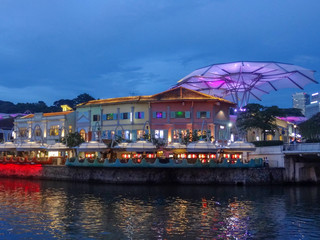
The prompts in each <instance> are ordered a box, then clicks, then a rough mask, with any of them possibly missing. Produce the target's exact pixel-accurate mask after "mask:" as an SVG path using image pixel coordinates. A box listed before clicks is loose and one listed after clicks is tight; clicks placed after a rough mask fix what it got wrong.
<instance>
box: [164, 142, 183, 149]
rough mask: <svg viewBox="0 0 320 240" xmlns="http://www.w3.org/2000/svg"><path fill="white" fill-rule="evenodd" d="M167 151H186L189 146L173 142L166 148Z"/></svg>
mask: <svg viewBox="0 0 320 240" xmlns="http://www.w3.org/2000/svg"><path fill="white" fill-rule="evenodd" d="M166 148H167V149H186V148H187V145H185V144H181V143H178V142H173V143H170V144H168V145H167V146H166Z"/></svg>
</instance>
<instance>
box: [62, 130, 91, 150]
mask: <svg viewBox="0 0 320 240" xmlns="http://www.w3.org/2000/svg"><path fill="white" fill-rule="evenodd" d="M60 141H61V142H62V143H63V144H66V146H67V147H69V148H72V151H73V152H74V155H77V152H76V151H75V149H74V147H77V146H79V145H80V144H81V143H83V142H85V141H84V139H83V138H82V137H81V135H80V133H78V132H74V133H69V134H68V135H67V136H65V137H63V138H61V140H60Z"/></svg>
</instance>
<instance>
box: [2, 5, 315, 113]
mask: <svg viewBox="0 0 320 240" xmlns="http://www.w3.org/2000/svg"><path fill="white" fill-rule="evenodd" d="M319 10H320V1H319V0H308V1H305V0H282V1H278V0H259V1H257V0H242V1H239V0H175V1H172V0H157V1H156V0H154V1H152V0H112V1H111V0H101V1H100V0H81V1H79V0H55V1H52V0H51V1H47V0H28V1H27V0H24V1H21V0H15V1H12V0H0V100H3V101H11V102H14V103H18V102H37V101H45V102H46V103H47V104H48V105H52V104H53V102H54V101H56V100H59V99H73V98H75V97H76V96H77V95H79V94H81V93H88V94H90V95H91V96H93V97H94V98H100V99H103V98H111V97H122V96H129V95H149V94H155V93H158V92H161V91H165V90H167V89H169V88H170V87H172V86H173V85H174V84H175V83H176V82H177V81H178V80H180V79H181V78H183V77H184V76H186V75H188V74H189V73H191V72H192V71H194V70H195V69H198V68H201V67H204V66H207V65H211V64H215V63H225V62H232V61H276V62H284V63H290V64H295V65H299V66H302V67H304V68H307V69H312V70H315V71H316V73H315V78H316V80H317V81H319V82H320V74H319V72H320V14H319ZM304 91H305V92H307V93H313V92H316V91H320V84H309V85H307V86H306V87H305V89H304ZM295 92H301V90H300V89H285V90H279V91H277V92H271V93H270V94H268V95H265V96H263V97H262V102H260V104H262V105H265V106H271V105H278V106H279V107H292V97H291V96H292V94H293V93H295Z"/></svg>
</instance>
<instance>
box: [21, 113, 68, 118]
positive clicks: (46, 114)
mask: <svg viewBox="0 0 320 240" xmlns="http://www.w3.org/2000/svg"><path fill="white" fill-rule="evenodd" d="M72 112H74V111H66V112H51V113H43V114H42V116H43V117H54V116H63V115H68V114H69V113H72ZM33 117H34V114H29V115H27V116H24V117H22V119H26V118H33Z"/></svg>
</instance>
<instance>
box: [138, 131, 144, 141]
mask: <svg viewBox="0 0 320 240" xmlns="http://www.w3.org/2000/svg"><path fill="white" fill-rule="evenodd" d="M143 135H144V134H143V130H137V138H138V139H139V138H143Z"/></svg>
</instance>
